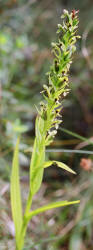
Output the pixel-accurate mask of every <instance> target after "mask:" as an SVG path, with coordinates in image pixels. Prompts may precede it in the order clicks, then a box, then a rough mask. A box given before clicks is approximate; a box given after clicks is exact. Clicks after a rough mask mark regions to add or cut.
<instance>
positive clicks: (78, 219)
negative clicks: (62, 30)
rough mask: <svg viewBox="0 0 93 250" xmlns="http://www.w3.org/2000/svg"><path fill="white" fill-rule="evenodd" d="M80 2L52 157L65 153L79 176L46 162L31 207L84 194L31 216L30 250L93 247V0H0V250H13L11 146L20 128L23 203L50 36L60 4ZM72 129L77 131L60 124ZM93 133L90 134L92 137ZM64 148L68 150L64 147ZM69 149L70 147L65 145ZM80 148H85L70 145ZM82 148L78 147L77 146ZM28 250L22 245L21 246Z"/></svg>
mask: <svg viewBox="0 0 93 250" xmlns="http://www.w3.org/2000/svg"><path fill="white" fill-rule="evenodd" d="M64 8H66V9H68V10H72V9H79V10H80V14H79V18H80V24H79V34H80V35H81V36H82V38H81V40H79V41H78V43H77V52H76V54H75V56H74V63H73V64H72V66H71V71H70V82H71V84H70V87H71V92H70V94H69V95H68V96H67V99H66V101H65V102H64V111H63V123H62V125H61V127H60V130H59V133H58V135H57V137H56V139H55V142H54V144H52V145H51V148H49V150H48V152H47V157H48V158H49V159H55V160H60V161H63V162H65V163H66V164H68V165H69V166H70V167H72V168H73V169H75V171H77V176H76V177H75V176H72V175H71V174H68V173H64V171H63V172H62V170H61V171H60V170H59V169H56V168H54V167H53V168H51V169H47V170H46V173H45V176H44V181H43V186H42V188H41V189H40V191H39V193H38V195H36V196H35V200H34V207H37V206H40V205H41V204H42V205H43V204H45V203H46V202H48V201H53V200H60V199H61V200H62V199H63V200H64V199H65V200H66V199H68V200H70V199H72V198H73V199H74V198H77V199H80V200H81V203H80V206H78V207H77V206H73V207H72V206H71V207H67V208H62V209H57V210H53V211H49V212H46V213H45V214H44V215H41V216H36V217H34V218H33V220H32V222H31V225H30V224H29V228H28V238H27V242H26V245H27V247H26V250H28V249H31V247H32V249H33V250H34V249H38V250H39V249H40V250H43V249H46V250H47V249H51V250H52V249H53V250H58V249H59V250H60V249H62V250H68V249H69V250H73V249H75V250H92V248H93V179H92V178H93V171H92V166H93V155H92V153H93V152H92V147H93V145H92V144H93V137H92V134H93V132H92V130H93V98H92V95H93V94H92V93H93V20H92V19H93V2H92V0H82V1H80V0H57V1H56V0H47V1H44V0H28V1H26V0H19V1H17V0H4V1H3V0H1V1H0V249H2V250H3V249H4V250H5V249H9V250H10V249H13V246H14V238H13V237H14V227H13V223H12V219H11V208H10V200H9V199H10V198H9V181H10V172H11V162H12V153H13V148H14V145H15V142H16V137H17V134H18V132H20V134H21V133H22V135H21V143H20V155H19V157H20V166H21V173H20V174H21V186H22V190H25V191H24V192H22V196H23V204H24V201H25V200H26V198H27V197H26V195H27V191H28V169H29V159H30V152H29V150H28V148H29V147H30V150H31V147H32V145H33V140H34V121H35V118H36V115H37V110H36V107H35V105H36V106H38V103H39V101H40V100H41V99H42V96H41V95H40V91H41V90H42V85H43V84H46V83H47V76H46V74H45V73H46V72H47V71H48V70H49V66H50V64H51V60H52V56H53V55H52V54H51V46H50V44H51V42H53V41H55V33H56V28H57V23H59V18H60V15H61V13H62V11H63V9H64ZM63 128H64V129H67V130H69V131H72V132H73V133H72V134H71V133H70V132H69V131H66V130H62V129H63ZM80 136H81V137H80ZM88 138H90V140H87V139H88ZM63 149H65V150H66V152H63ZM68 149H69V150H71V151H70V152H68V151H67V150H68ZM73 150H80V151H75V152H74V151H73ZM77 152H78V153H77ZM24 250H25V248H24Z"/></svg>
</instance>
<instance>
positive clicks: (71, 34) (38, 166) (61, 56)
mask: <svg viewBox="0 0 93 250" xmlns="http://www.w3.org/2000/svg"><path fill="white" fill-rule="evenodd" d="M77 13H78V11H75V10H73V11H72V12H71V13H69V12H68V11H67V10H64V11H63V15H62V16H61V18H62V19H63V23H62V24H58V29H57V34H58V41H57V42H55V43H52V48H53V49H52V52H53V54H54V60H53V64H52V66H51V67H50V71H49V72H48V73H47V75H48V80H49V81H48V85H44V86H43V91H42V95H43V98H44V101H42V102H41V103H40V109H39V110H38V115H37V118H36V122H35V141H34V146H33V152H32V157H31V164H30V178H29V194H28V199H27V202H26V208H25V211H24V214H23V212H22V204H21V195H20V184H19V162H18V154H19V138H18V140H17V143H16V147H15V151H14V157H13V166H12V174H11V207H12V217H13V221H14V225H15V239H16V250H22V249H23V246H24V238H25V234H26V231H27V225H28V222H29V221H30V220H31V219H32V217H33V216H35V215H37V214H39V213H41V212H44V211H46V210H48V209H53V208H57V207H61V206H67V205H71V204H76V203H79V201H78V200H77V201H58V202H54V203H51V204H48V205H46V206H43V207H40V208H37V209H36V210H32V209H31V205H32V200H33V196H34V195H35V194H36V193H37V192H38V190H39V189H40V187H41V184H42V178H43V174H44V169H45V168H47V167H49V166H52V165H56V166H57V167H60V168H62V169H64V170H67V171H69V172H71V173H73V174H75V172H74V171H73V170H72V169H70V168H69V167H68V166H66V165H65V164H64V163H62V162H57V161H46V160H45V149H46V147H47V146H49V145H50V144H51V143H52V141H53V140H54V137H55V135H56V133H57V130H58V127H59V125H60V123H61V122H62V117H61V111H62V108H63V106H62V101H63V99H64V98H65V96H66V95H67V94H68V93H69V80H68V75H69V69H70V65H71V63H72V57H73V53H74V52H75V50H76V46H75V43H76V40H77V38H79V36H77V35H76V32H77V28H78V22H79V21H78V16H77Z"/></svg>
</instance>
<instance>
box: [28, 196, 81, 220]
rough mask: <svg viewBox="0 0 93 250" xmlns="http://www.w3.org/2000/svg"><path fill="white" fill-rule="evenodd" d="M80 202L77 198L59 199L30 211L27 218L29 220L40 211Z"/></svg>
mask: <svg viewBox="0 0 93 250" xmlns="http://www.w3.org/2000/svg"><path fill="white" fill-rule="evenodd" d="M78 203H80V201H79V200H77V201H58V202H54V203H50V204H48V205H46V206H43V207H40V208H38V209H36V210H34V211H31V212H29V213H28V215H27V218H26V219H27V220H28V221H29V220H30V219H31V218H32V216H34V215H37V214H40V213H42V212H45V211H47V210H50V209H53V208H57V207H63V206H68V205H72V204H78Z"/></svg>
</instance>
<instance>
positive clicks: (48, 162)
mask: <svg viewBox="0 0 93 250" xmlns="http://www.w3.org/2000/svg"><path fill="white" fill-rule="evenodd" d="M51 165H56V166H57V167H60V168H63V169H65V170H66V171H68V172H70V173H73V174H76V172H75V171H73V170H72V169H71V168H69V167H68V166H67V165H66V164H64V163H63V162H59V161H47V162H45V163H44V165H43V167H44V168H47V167H50V166H51Z"/></svg>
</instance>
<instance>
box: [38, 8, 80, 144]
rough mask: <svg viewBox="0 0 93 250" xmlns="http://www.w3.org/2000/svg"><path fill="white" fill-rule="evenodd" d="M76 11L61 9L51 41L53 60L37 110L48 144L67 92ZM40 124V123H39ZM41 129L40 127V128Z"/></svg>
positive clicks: (57, 125)
mask: <svg viewBox="0 0 93 250" xmlns="http://www.w3.org/2000/svg"><path fill="white" fill-rule="evenodd" d="M77 13H78V11H75V10H73V11H72V12H71V13H69V12H68V11H67V10H64V11H63V15H62V16H61V18H64V20H63V24H62V25H61V24H58V30H57V33H58V36H59V38H58V42H56V43H52V47H53V50H52V51H53V54H54V60H53V65H52V66H51V68H50V72H48V77H49V84H48V86H47V85H44V86H43V88H44V90H43V91H42V92H43V96H44V99H45V101H44V102H41V103H40V105H41V109H40V112H39V115H40V119H43V121H44V126H43V131H41V133H42V134H43V135H44V136H45V144H46V145H49V144H50V143H51V142H52V140H53V137H54V136H55V134H56V133H57V129H58V127H59V124H60V123H61V122H62V119H61V115H60V111H61V110H62V100H63V99H64V97H65V96H66V95H67V94H68V93H69V85H68V73H69V69H70V65H71V63H72V55H73V53H74V51H75V50H76V46H75V43H76V39H77V38H79V36H77V35H76V31H77V27H78V22H79V21H78V17H77ZM40 124H41V123H40ZM40 129H41V128H40Z"/></svg>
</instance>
